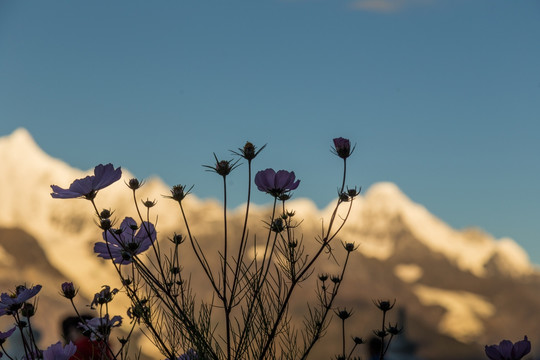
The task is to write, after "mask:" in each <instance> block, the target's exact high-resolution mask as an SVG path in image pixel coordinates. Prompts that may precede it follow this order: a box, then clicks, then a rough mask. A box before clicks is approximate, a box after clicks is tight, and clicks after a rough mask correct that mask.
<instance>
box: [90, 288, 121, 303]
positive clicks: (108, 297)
mask: <svg viewBox="0 0 540 360" xmlns="http://www.w3.org/2000/svg"><path fill="white" fill-rule="evenodd" d="M117 293H118V289H116V288H115V289H112V290H111V287H110V286H109V285H103V289H102V290H101V291H100V292H98V293H96V294H95V295H94V300H92V303H91V304H90V308H91V309H93V308H94V305H103V304H107V303H109V302H111V301H112V299H113V297H114V295H116V294H117Z"/></svg>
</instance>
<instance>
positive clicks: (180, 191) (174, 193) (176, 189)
mask: <svg viewBox="0 0 540 360" xmlns="http://www.w3.org/2000/svg"><path fill="white" fill-rule="evenodd" d="M191 188H193V186H192V187H191ZM191 188H190V189H189V190H187V191H186V187H185V186H184V185H174V186H173V187H172V189H171V196H165V197H167V198H169V199H173V200H176V201H178V202H181V201H182V200H184V198H185V197H186V196H187V195H188V194H189V192H190V191H191Z"/></svg>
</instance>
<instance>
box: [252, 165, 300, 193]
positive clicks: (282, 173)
mask: <svg viewBox="0 0 540 360" xmlns="http://www.w3.org/2000/svg"><path fill="white" fill-rule="evenodd" d="M294 180H295V175H294V171H291V172H288V171H286V170H279V171H278V172H277V173H276V172H275V171H274V169H266V170H262V171H259V172H258V173H257V175H255V185H257V188H258V189H259V190H260V191H264V192H266V193H268V194H270V195H272V196H274V197H279V196H281V195H283V194H285V193H286V192H288V191H291V190H294V189H296V188H297V187H298V184H300V180H296V181H294Z"/></svg>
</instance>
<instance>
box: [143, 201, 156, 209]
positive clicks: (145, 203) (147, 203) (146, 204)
mask: <svg viewBox="0 0 540 360" xmlns="http://www.w3.org/2000/svg"><path fill="white" fill-rule="evenodd" d="M141 202H142V204H143V205H144V206H145V207H147V208H149V209H150V208H151V207H154V206H155V205H156V204H157V201H156V199H154V200H150V199H148V198H146V200H142V199H141Z"/></svg>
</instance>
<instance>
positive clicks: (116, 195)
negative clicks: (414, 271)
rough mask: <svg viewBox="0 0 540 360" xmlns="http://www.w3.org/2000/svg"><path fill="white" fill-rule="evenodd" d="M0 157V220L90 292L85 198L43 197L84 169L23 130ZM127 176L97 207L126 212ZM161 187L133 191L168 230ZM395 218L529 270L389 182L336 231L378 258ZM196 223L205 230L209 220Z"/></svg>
mask: <svg viewBox="0 0 540 360" xmlns="http://www.w3.org/2000/svg"><path fill="white" fill-rule="evenodd" d="M0 159H2V160H1V161H0V198H1V199H2V201H1V202H0V226H1V227H20V228H22V229H24V230H26V231H27V232H29V233H30V234H31V235H33V236H34V237H35V238H36V239H38V241H39V242H40V243H41V245H42V246H43V248H44V249H45V252H46V254H47V257H48V258H49V260H50V261H51V263H52V264H54V266H56V267H57V268H58V269H60V270H61V271H62V272H63V273H65V274H67V275H68V276H70V277H71V280H73V281H76V282H78V283H80V284H82V283H84V284H85V286H84V289H92V290H87V291H86V295H88V296H90V295H92V294H91V293H90V292H91V291H95V290H96V289H97V288H99V287H100V286H101V285H103V284H105V283H108V282H110V278H111V275H112V274H111V272H110V268H109V267H108V266H103V265H104V264H103V262H102V261H101V260H99V259H97V258H96V256H95V255H94V254H93V253H92V245H93V243H94V242H96V241H99V240H100V231H99V229H97V227H96V226H95V224H94V221H95V217H93V216H92V207H91V205H90V203H89V202H88V201H86V200H81V199H70V200H62V199H52V198H51V196H50V192H51V189H50V185H51V184H56V185H59V186H61V187H68V186H69V184H70V183H71V182H72V181H73V180H74V179H77V178H81V177H84V176H86V175H87V174H89V173H91V170H89V171H81V170H77V169H74V168H71V167H70V166H69V165H67V164H66V163H64V162H62V161H61V160H58V159H54V158H52V157H50V156H48V155H47V154H45V153H44V152H43V151H42V150H41V149H40V148H39V146H38V145H37V144H36V143H35V142H34V140H33V139H32V137H31V135H30V134H29V133H28V132H27V131H26V130H25V129H18V130H16V131H15V132H13V134H11V135H9V136H6V137H3V138H0ZM114 165H115V166H118V165H120V164H114ZM130 177H131V175H130V174H129V172H127V171H126V170H125V169H124V172H123V177H122V180H121V181H119V182H117V183H115V184H113V185H111V186H110V187H108V188H106V189H103V190H102V191H100V193H99V195H98V197H97V199H96V202H97V204H98V206H99V207H102V208H111V209H114V210H115V211H116V214H119V216H124V215H126V214H132V215H131V216H133V214H134V205H133V203H132V199H131V193H130V191H129V190H127V188H126V186H125V184H124V181H126V180H127V179H129V178H130ZM168 193H169V188H168V187H167V186H166V185H165V184H164V183H163V182H162V181H161V180H159V179H150V180H149V181H148V182H147V183H146V185H145V186H144V187H143V188H142V189H141V193H140V194H139V195H140V198H143V199H146V197H147V196H148V197H149V198H150V199H154V198H156V196H157V197H159V198H158V199H157V200H158V204H157V205H156V207H155V208H154V209H153V214H159V215H160V217H159V227H158V230H159V231H160V232H161V233H164V234H169V233H172V232H174V231H176V230H177V229H178V227H179V220H180V218H179V211H178V206H177V204H176V203H175V202H174V201H169V200H166V199H163V198H161V196H160V195H165V194H168ZM186 202H187V204H188V205H189V207H190V208H191V210H192V211H191V215H190V216H191V218H192V219H193V221H194V222H199V223H201V222H202V217H203V216H204V222H205V223H206V224H212V223H216V224H219V222H220V221H221V206H220V205H219V204H218V203H217V202H215V201H201V200H199V199H197V198H196V197H195V196H193V195H190V196H189V197H188V198H186ZM332 206H334V205H333V204H330V205H329V206H328V208H326V209H324V210H322V211H319V210H318V209H317V208H316V207H315V205H314V203H313V202H312V201H310V200H308V199H297V200H295V201H292V202H291V203H290V204H289V208H291V209H294V210H295V211H296V212H297V213H298V214H299V216H300V217H302V218H303V219H308V218H311V219H315V221H319V220H320V219H322V218H323V217H324V218H327V219H328V217H327V215H328V214H329V211H330V209H331V208H332ZM252 210H253V212H254V213H259V214H260V213H261V211H264V210H265V209H264V208H263V207H255V206H254V207H253V208H252ZM238 211H240V208H238ZM396 217H398V218H399V219H401V221H403V222H404V223H405V224H406V226H407V227H408V229H409V231H410V232H412V233H413V234H414V236H415V237H416V238H417V239H418V240H419V241H421V242H422V243H424V244H425V245H426V246H427V247H429V248H430V249H431V250H432V251H434V252H437V253H441V254H444V255H445V256H446V257H447V258H448V259H450V260H451V261H452V262H453V263H455V264H456V266H458V267H459V268H460V269H461V270H463V271H469V272H472V273H473V274H475V275H476V276H484V275H485V264H486V263H488V262H489V261H490V260H492V259H495V263H496V266H498V268H499V269H501V270H502V271H504V272H505V273H507V274H508V275H509V276H521V275H526V274H529V273H531V272H532V271H533V268H532V267H531V265H530V263H529V261H528V258H527V254H526V253H525V252H524V251H523V249H521V248H520V247H519V246H518V245H517V244H516V243H515V242H514V241H513V240H511V239H504V240H501V241H496V240H494V239H493V238H492V237H490V236H489V235H485V234H480V235H479V234H476V235H474V236H472V235H471V233H470V232H466V231H465V232H460V231H456V230H454V229H452V228H450V227H449V226H448V225H446V224H445V223H443V222H442V221H441V220H439V219H437V218H436V217H434V216H433V215H431V214H430V213H429V212H428V211H427V210H426V209H425V208H424V207H423V206H421V205H418V204H415V203H413V202H412V201H411V200H409V199H408V198H407V197H406V196H405V195H404V194H403V193H402V192H401V191H400V190H399V189H398V187H397V186H396V185H394V184H391V183H380V184H376V185H374V186H372V187H371V189H369V191H368V192H367V194H366V195H365V197H359V198H358V199H357V200H356V201H355V204H354V206H353V210H352V212H351V214H350V221H349V223H348V224H347V226H346V227H345V228H344V231H343V232H342V234H341V236H340V238H341V239H342V240H345V241H354V242H356V243H357V244H358V243H361V246H360V248H359V251H361V252H363V253H364V254H365V255H367V256H371V257H375V258H378V259H381V260H383V259H385V258H388V257H389V256H391V255H392V254H393V253H394V249H395V240H394V239H392V238H391V237H390V236H388V228H389V227H391V226H392V224H391V223H392V219H395V218H396ZM119 220H121V219H119ZM312 223H313V224H315V222H312ZM319 224H320V223H319ZM316 226H320V225H316ZM200 229H201V231H204V230H205V229H206V231H211V229H212V226H205V227H200ZM368 229H369V230H368ZM84 289H81V290H82V291H84Z"/></svg>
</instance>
